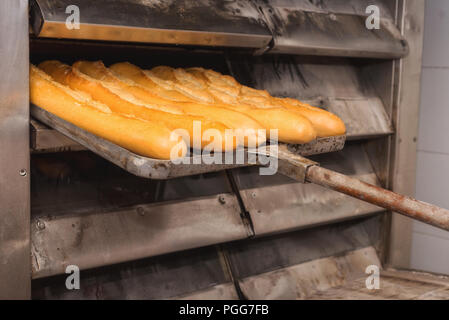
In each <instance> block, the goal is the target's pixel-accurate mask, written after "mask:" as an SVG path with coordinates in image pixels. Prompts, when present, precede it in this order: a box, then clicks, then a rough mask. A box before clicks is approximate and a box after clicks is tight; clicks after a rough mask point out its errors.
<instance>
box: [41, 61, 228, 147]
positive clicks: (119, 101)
mask: <svg viewBox="0 0 449 320" xmlns="http://www.w3.org/2000/svg"><path fill="white" fill-rule="evenodd" d="M60 64H61V65H63V64H62V63H60ZM82 64H83V63H82V62H77V63H75V64H74V65H73V66H72V68H71V71H70V72H61V71H60V70H64V69H66V70H67V69H68V68H70V67H69V66H65V67H64V66H56V67H55V65H57V63H56V62H53V63H52V64H51V67H49V64H48V63H47V64H45V63H43V64H41V65H40V66H42V68H43V69H44V71H46V72H48V73H49V74H50V75H53V72H55V73H57V75H58V76H59V77H58V78H59V79H60V81H61V82H62V83H64V84H66V85H68V86H69V87H71V88H72V89H74V90H78V91H81V92H85V93H87V94H89V95H90V96H91V97H92V98H93V99H94V100H96V101H99V102H101V103H104V104H106V105H107V106H109V107H110V108H111V110H112V111H113V112H115V113H117V114H120V115H125V116H130V117H134V118H136V119H142V120H147V121H154V122H160V123H162V124H164V125H165V126H166V127H168V128H170V129H171V130H177V129H184V130H186V131H187V133H188V138H189V139H190V140H189V141H187V142H189V145H190V146H192V147H199V148H203V147H205V146H209V147H213V148H214V149H216V150H218V149H219V148H221V150H225V151H230V150H233V149H235V147H236V144H237V143H236V140H235V139H234V138H233V137H232V136H229V135H227V134H226V129H227V127H226V126H225V125H223V124H221V123H217V122H211V121H209V120H207V119H204V118H200V117H193V116H189V115H180V114H173V113H168V112H163V111H160V110H158V107H157V106H154V105H148V104H146V103H144V102H142V101H140V100H138V99H136V98H135V97H134V96H133V95H132V94H130V93H129V92H127V91H126V90H125V89H124V88H123V87H121V86H120V85H117V84H116V83H111V82H105V81H100V80H96V79H94V78H92V77H90V76H88V75H87V74H85V73H82V72H81V71H80V70H79V66H80V65H82ZM84 64H86V63H84ZM61 74H65V77H62V76H61ZM195 121H196V122H198V123H201V131H199V132H198V133H199V134H197V135H200V137H199V138H200V141H199V145H198V146H197V145H196V143H195V141H194V138H195V137H196V135H195V133H194V131H195V127H194V124H195ZM209 129H214V130H215V133H216V136H217V137H216V139H217V140H215V139H214V137H207V136H205V135H203V133H204V132H206V130H209Z"/></svg>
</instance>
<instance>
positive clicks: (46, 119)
mask: <svg viewBox="0 0 449 320" xmlns="http://www.w3.org/2000/svg"><path fill="white" fill-rule="evenodd" d="M30 110H31V115H32V116H33V117H34V118H35V119H38V120H39V121H41V122H42V123H44V124H46V125H47V126H49V127H52V128H54V129H55V130H56V131H57V132H58V134H63V135H64V136H65V137H67V138H68V139H69V141H76V142H77V143H79V144H80V145H81V146H83V147H85V148H86V149H89V150H90V151H92V152H94V153H96V154H98V155H99V156H101V157H103V158H105V159H106V160H108V161H110V162H112V163H114V164H116V165H117V166H119V167H121V168H123V169H124V170H126V171H128V172H129V173H131V174H134V175H136V176H139V177H143V178H149V179H156V180H160V179H171V178H177V177H183V176H190V175H196V174H201V173H206V172H215V171H221V170H226V169H232V168H238V167H247V166H251V165H253V164H249V163H244V164H204V163H199V164H196V162H195V161H194V160H193V159H191V161H189V163H188V164H187V163H186V164H174V163H173V162H171V161H170V160H158V159H151V158H146V157H142V156H139V155H136V154H134V153H132V152H130V151H128V150H126V149H124V148H121V147H119V146H117V145H115V144H113V143H111V142H109V141H106V140H104V139H101V138H99V137H97V136H95V135H93V134H91V133H89V132H87V131H85V130H82V129H80V128H79V127H77V126H75V125H73V124H71V123H69V122H67V121H64V120H62V119H61V118H59V117H57V116H55V115H53V114H51V113H49V112H47V111H45V110H44V109H41V108H39V107H37V106H35V105H31V106H30ZM35 136H36V135H35ZM345 141H346V136H336V137H328V138H320V139H317V140H315V141H313V142H311V143H308V144H304V145H289V146H288V149H289V150H290V151H292V152H294V153H295V154H297V155H302V156H310V155H315V154H322V153H329V152H335V151H339V150H341V149H343V147H344V144H345ZM33 144H34V145H40V144H41V143H40V142H37V143H36V142H34V143H33ZM245 153H246V152H245ZM200 162H201V161H200Z"/></svg>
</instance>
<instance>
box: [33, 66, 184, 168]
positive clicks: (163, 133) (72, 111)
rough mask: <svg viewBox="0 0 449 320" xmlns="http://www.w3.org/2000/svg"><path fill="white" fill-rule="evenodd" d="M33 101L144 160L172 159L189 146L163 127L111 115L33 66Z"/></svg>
mask: <svg viewBox="0 0 449 320" xmlns="http://www.w3.org/2000/svg"><path fill="white" fill-rule="evenodd" d="M30 100H31V102H32V103H34V104H35V105H37V106H39V107H41V108H43V109H45V110H47V111H48V112H51V113H53V114H55V115H56V116H58V117H60V118H62V119H64V120H66V121H68V122H70V123H73V124H74V125H76V126H78V127H80V128H82V129H84V130H86V131H89V132H91V133H93V134H95V135H97V136H99V137H102V138H104V139H106V140H109V141H111V142H113V143H115V144H117V145H119V146H122V147H123V148H126V149H128V150H130V151H132V152H135V153H137V154H140V155H142V156H146V157H151V158H157V159H170V156H171V152H172V150H182V152H181V153H178V154H177V156H179V157H183V156H184V155H185V152H186V145H185V143H184V141H182V139H181V138H180V137H179V136H176V135H173V136H172V139H171V134H172V132H171V130H170V129H168V128H167V127H166V126H164V125H163V124H161V123H157V122H151V121H148V122H145V121H141V120H136V119H130V118H126V117H122V116H120V115H116V114H113V113H111V111H110V110H109V108H108V107H107V106H105V105H103V104H101V103H98V102H95V101H93V100H90V99H89V98H87V97H86V96H85V95H82V94H79V93H78V92H76V91H73V90H71V89H70V88H68V87H66V86H64V85H61V84H60V83H58V82H56V81H54V80H53V79H52V78H51V77H50V76H49V75H47V74H46V73H45V72H43V71H41V70H39V69H38V68H37V67H35V66H33V65H31V66H30Z"/></svg>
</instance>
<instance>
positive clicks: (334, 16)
mask: <svg viewBox="0 0 449 320" xmlns="http://www.w3.org/2000/svg"><path fill="white" fill-rule="evenodd" d="M329 18H331V20H334V21H335V20H337V16H336V15H335V14H333V13H331V14H330V15H329Z"/></svg>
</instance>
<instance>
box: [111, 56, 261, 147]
mask: <svg viewBox="0 0 449 320" xmlns="http://www.w3.org/2000/svg"><path fill="white" fill-rule="evenodd" d="M109 69H110V70H111V71H112V72H113V73H114V75H116V76H118V77H120V78H121V79H122V78H124V79H127V80H129V81H132V82H134V83H137V84H139V85H141V86H142V87H144V88H146V90H148V91H149V92H150V93H151V94H153V95H154V96H156V97H155V98H154V99H153V98H150V101H152V102H153V103H154V104H162V105H165V106H175V107H176V108H179V110H182V112H183V113H185V114H188V115H195V116H202V117H205V118H207V119H210V120H213V121H219V122H221V123H223V124H224V125H226V126H227V127H229V128H232V129H239V130H242V131H243V132H244V133H246V134H247V136H248V139H245V146H247V145H251V146H257V145H260V144H261V143H263V142H265V137H264V136H263V135H259V134H257V131H258V130H259V129H264V126H262V125H261V124H260V123H259V122H257V121H256V120H254V119H253V118H252V117H251V116H247V115H244V114H242V113H241V112H238V111H235V110H232V109H231V108H229V107H226V106H219V105H214V104H205V103H201V102H191V100H192V98H188V97H187V96H185V95H183V94H181V93H180V92H178V91H176V90H175V89H174V86H173V84H172V83H170V82H166V81H165V80H162V79H158V78H157V77H156V76H153V75H151V74H149V73H148V72H145V71H144V70H142V69H140V68H139V67H137V66H135V65H133V64H131V63H129V62H121V63H117V64H114V65H112V66H110V67H109ZM152 79H153V80H155V81H158V83H156V82H154V81H153V80H152ZM151 99H152V100H151ZM251 131H254V132H256V134H250V133H249V132H251Z"/></svg>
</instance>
